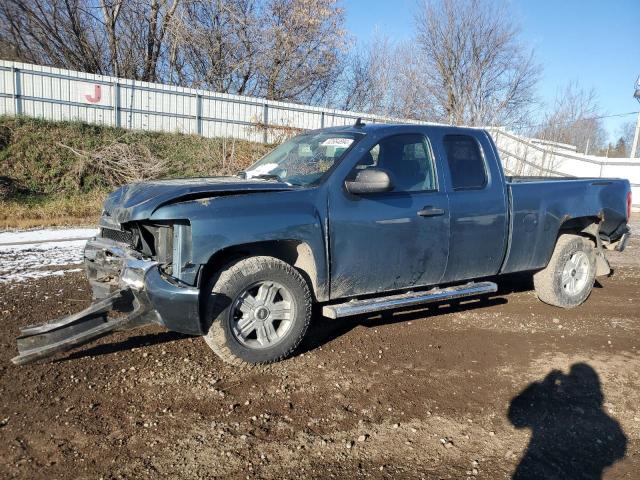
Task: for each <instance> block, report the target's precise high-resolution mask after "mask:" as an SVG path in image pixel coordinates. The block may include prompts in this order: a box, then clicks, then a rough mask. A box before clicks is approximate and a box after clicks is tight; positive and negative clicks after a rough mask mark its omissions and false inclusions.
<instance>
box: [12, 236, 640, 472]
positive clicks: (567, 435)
mask: <svg viewBox="0 0 640 480" xmlns="http://www.w3.org/2000/svg"><path fill="white" fill-rule="evenodd" d="M635 227H636V228H635V229H636V231H639V230H640V228H638V227H640V225H638V224H636V225H635ZM639 251H640V239H639V238H638V237H635V238H634V239H633V241H632V243H631V245H630V247H629V248H628V249H627V251H626V252H624V253H623V254H611V255H609V258H610V259H611V261H612V264H613V266H614V268H615V270H616V272H615V275H614V276H613V277H611V278H603V279H600V281H599V284H598V288H596V289H594V292H593V294H592V295H591V297H590V298H589V300H588V301H587V303H586V304H585V305H583V306H581V307H579V308H576V309H574V310H561V309H557V308H553V307H550V306H546V305H544V304H541V303H540V302H539V301H538V300H537V299H536V297H535V295H534V293H533V292H532V291H531V283H530V280H529V279H528V278H526V277H522V276H515V277H508V278H504V279H502V280H501V281H500V288H501V290H500V292H498V294H496V295H494V296H492V297H490V298H488V299H483V300H473V301H467V302H463V303H461V304H460V305H441V306H434V307H432V308H429V309H422V310H418V311H412V312H401V313H398V312H396V313H394V314H389V315H384V316H382V317H380V316H377V317H376V316H372V317H358V318H354V319H350V320H327V319H319V320H318V321H316V322H315V324H314V325H313V327H312V332H311V335H310V340H309V341H308V342H307V343H306V344H305V346H304V348H303V350H302V352H301V353H299V354H298V355H297V356H296V357H294V358H292V359H289V360H286V361H284V362H281V363H278V364H275V365H272V366H270V367H268V368H262V369H253V370H248V371H242V370H238V369H236V368H234V367H230V366H228V365H226V364H223V363H222V362H221V361H219V360H218V359H217V358H216V357H215V356H214V355H213V353H212V352H211V351H210V350H209V349H208V347H207V346H206V345H205V343H204V341H203V340H202V339H200V338H191V337H186V336H182V335H178V334H174V333H168V332H166V331H163V330H161V329H159V328H154V327H148V328H145V329H140V330H134V331H130V332H120V333H118V334H115V335H112V336H110V337H106V338H104V339H101V340H100V341H98V342H96V343H94V344H91V345H88V346H85V347H82V348H79V349H76V350H75V351H73V352H71V353H68V354H62V355H59V356H58V357H56V359H55V361H54V362H52V363H41V364H35V365H28V366H23V367H16V366H13V365H12V364H10V362H9V359H10V358H11V357H12V356H14V355H15V354H16V350H15V343H14V337H15V335H16V334H17V332H18V328H19V327H20V326H24V325H27V324H32V323H40V322H44V321H46V320H49V319H51V318H52V317H55V316H58V315H62V314H68V313H72V312H75V311H77V310H79V309H81V308H83V307H84V306H86V305H87V304H88V303H89V289H88V285H87V283H86V282H85V280H84V277H83V275H82V274H81V273H69V274H67V275H65V276H62V277H48V278H44V279H38V280H33V281H27V282H20V283H10V284H8V283H4V284H0V457H1V461H0V477H2V478H29V479H31V478H47V479H52V478H61V479H67V478H73V479H75V478H105V479H107V478H267V479H270V478H283V479H288V478H295V479H301V478H361V477H362V478H364V477H371V478H429V479H431V478H434V479H436V478H456V479H457V478H467V477H468V478H486V479H500V478H511V477H512V476H513V478H517V479H525V478H527V479H528V478H551V477H550V476H551V475H552V473H551V472H554V473H553V475H554V476H553V478H585V479H586V478H588V479H596V478H601V474H602V472H604V474H603V477H604V478H607V479H613V478H615V479H619V478H630V479H631V478H634V479H637V478H640V453H639V452H640V448H639V447H640V390H639V387H640V358H639V356H638V352H639V350H640V336H639V333H640V311H639V307H640V301H639V294H640V256H639V255H638V252H639ZM558 472H562V473H561V474H558Z"/></svg>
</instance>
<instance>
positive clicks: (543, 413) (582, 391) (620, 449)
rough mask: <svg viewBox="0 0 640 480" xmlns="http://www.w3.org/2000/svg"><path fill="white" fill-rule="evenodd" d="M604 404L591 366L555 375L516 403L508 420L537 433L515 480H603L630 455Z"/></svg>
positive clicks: (574, 367)
mask: <svg viewBox="0 0 640 480" xmlns="http://www.w3.org/2000/svg"><path fill="white" fill-rule="evenodd" d="M603 401H604V395H603V393H602V389H601V386H600V379H599V377H598V374H597V373H596V371H595V370H594V369H593V368H592V367H591V366H589V365H587V364H586V363H576V364H574V365H572V366H571V369H570V371H569V374H564V373H563V372H561V371H559V370H552V371H551V372H550V373H549V374H548V375H547V376H546V377H545V378H544V379H542V380H541V381H538V382H533V383H531V384H530V385H529V386H528V387H527V388H525V389H524V390H523V391H522V392H521V393H520V394H518V395H517V396H516V397H515V398H513V400H511V404H510V406H509V412H508V417H509V420H510V421H511V423H512V424H513V425H514V426H515V427H516V428H529V429H531V432H532V433H531V440H530V442H529V445H528V447H527V449H526V451H525V452H524V455H523V456H522V459H521V461H520V463H519V464H518V466H517V468H516V470H515V472H514V473H513V477H512V478H513V480H534V479H535V480H551V479H553V480H567V479H581V480H597V479H601V478H602V473H603V471H604V469H605V468H607V467H609V466H611V465H613V464H614V463H615V462H616V461H617V460H619V459H621V458H622V457H624V454H625V452H626V449H627V437H626V435H625V434H624V431H623V430H622V428H621V427H620V424H619V423H618V422H617V421H616V420H615V419H613V418H611V417H610V416H609V415H607V413H606V412H605V411H604V410H603V408H602V404H603Z"/></svg>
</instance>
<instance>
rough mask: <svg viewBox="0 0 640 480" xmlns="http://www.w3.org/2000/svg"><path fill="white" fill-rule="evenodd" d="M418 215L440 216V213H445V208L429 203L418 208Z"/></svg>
mask: <svg viewBox="0 0 640 480" xmlns="http://www.w3.org/2000/svg"><path fill="white" fill-rule="evenodd" d="M418 215H420V216H421V217H438V216H440V215H444V210H443V209H442V208H435V207H432V206H430V205H429V206H427V207H424V208H423V209H422V210H418Z"/></svg>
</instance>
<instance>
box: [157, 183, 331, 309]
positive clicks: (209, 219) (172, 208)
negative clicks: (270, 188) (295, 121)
mask: <svg viewBox="0 0 640 480" xmlns="http://www.w3.org/2000/svg"><path fill="white" fill-rule="evenodd" d="M322 196H323V192H322V190H321V189H319V188H310V189H304V190H294V191H284V192H264V193H248V194H242V195H237V194H234V195H230V196H220V197H213V198H205V199H198V200H190V201H185V202H180V203H176V204H171V205H167V206H164V207H162V208H160V209H158V210H157V211H156V212H155V213H154V214H153V216H152V217H151V220H152V221H161V220H175V219H186V220H188V221H189V223H190V224H191V238H192V262H193V263H194V264H196V265H205V264H207V262H208V261H209V259H210V258H212V256H214V255H215V254H216V253H218V252H221V251H222V250H225V249H228V248H232V247H234V246H238V245H245V244H254V243H260V242H273V241H295V242H299V243H302V244H306V245H307V246H308V247H309V249H310V250H311V253H312V255H313V259H314V262H315V269H316V275H317V277H316V279H317V285H318V286H323V285H328V267H327V255H326V252H327V248H328V245H327V232H326V225H325V223H326V222H325V221H324V219H325V218H326V200H325V201H324V202H323V201H322ZM319 296H320V297H322V296H323V295H319Z"/></svg>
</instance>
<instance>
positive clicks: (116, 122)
mask: <svg viewBox="0 0 640 480" xmlns="http://www.w3.org/2000/svg"><path fill="white" fill-rule="evenodd" d="M113 126H114V127H116V128H118V127H120V83H119V82H118V81H115V82H113Z"/></svg>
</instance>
